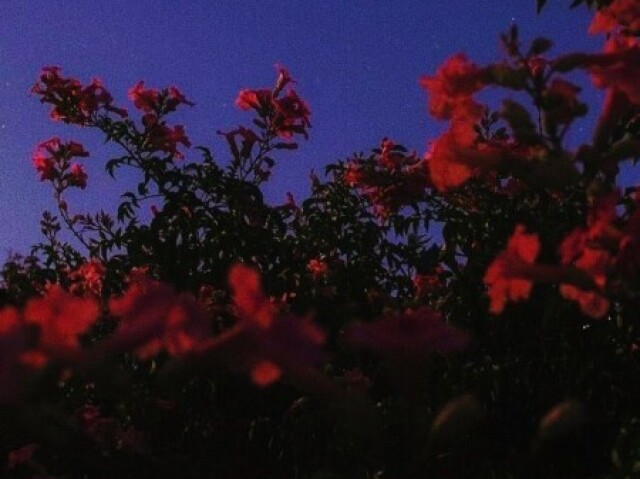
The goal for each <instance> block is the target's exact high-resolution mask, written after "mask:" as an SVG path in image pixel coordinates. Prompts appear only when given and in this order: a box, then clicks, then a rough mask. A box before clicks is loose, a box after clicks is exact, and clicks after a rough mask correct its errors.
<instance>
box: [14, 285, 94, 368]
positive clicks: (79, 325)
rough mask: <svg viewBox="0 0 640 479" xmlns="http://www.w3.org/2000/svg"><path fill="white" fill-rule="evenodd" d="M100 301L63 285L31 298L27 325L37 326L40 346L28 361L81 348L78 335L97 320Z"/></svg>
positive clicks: (55, 286)
mask: <svg viewBox="0 0 640 479" xmlns="http://www.w3.org/2000/svg"><path fill="white" fill-rule="evenodd" d="M98 315H99V309H98V305H97V303H96V302H95V301H94V300H93V299H89V298H77V297H75V296H72V295H70V294H69V293H67V292H66V291H64V290H63V289H62V288H61V287H60V286H58V285H54V286H51V287H50V288H49V289H48V290H47V291H46V293H45V295H44V296H43V297H41V298H35V299H31V300H30V301H29V302H27V305H26V307H25V310H24V320H25V322H26V323H27V324H34V325H36V326H38V328H39V331H40V335H39V341H38V346H37V348H36V349H35V350H33V351H31V354H30V357H29V360H30V362H33V361H32V360H34V359H37V358H41V360H40V361H39V362H40V363H44V362H45V361H46V360H47V358H49V357H55V356H56V355H58V354H63V355H64V354H65V353H66V352H73V351H77V350H79V349H80V343H79V341H78V339H79V336H80V335H82V334H84V333H85V332H86V331H87V330H88V329H89V328H90V327H91V326H92V325H93V324H94V323H95V321H96V320H97V319H98Z"/></svg>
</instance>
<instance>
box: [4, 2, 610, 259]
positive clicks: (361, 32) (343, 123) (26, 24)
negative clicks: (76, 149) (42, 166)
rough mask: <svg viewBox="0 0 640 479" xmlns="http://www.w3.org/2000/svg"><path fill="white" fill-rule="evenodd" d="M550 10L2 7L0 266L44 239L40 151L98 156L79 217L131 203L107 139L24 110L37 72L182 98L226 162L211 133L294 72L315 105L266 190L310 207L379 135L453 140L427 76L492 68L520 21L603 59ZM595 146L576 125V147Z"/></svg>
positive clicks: (477, 5) (202, 139)
mask: <svg viewBox="0 0 640 479" xmlns="http://www.w3.org/2000/svg"><path fill="white" fill-rule="evenodd" d="M550 3H551V4H552V5H550V6H549V7H548V8H547V9H545V11H544V12H543V13H542V14H541V15H540V16H536V14H535V2H534V0H430V1H427V0H406V1H397V2H387V1H372V0H367V1H365V0H317V1H316V0H287V1H266V0H250V1H214V0H201V1H177V0H145V1H136V0H126V1H123V0H110V1H107V2H92V1H77V0H76V1H63V0H46V1H45V0H29V1H25V0H2V2H1V6H2V15H1V16H0V37H1V41H0V59H1V61H0V155H1V160H2V161H1V162H0V223H1V224H2V228H1V229H0V253H2V256H4V254H6V252H8V251H16V252H23V253H24V252H27V251H28V247H29V246H30V245H31V244H33V243H34V242H36V241H39V240H40V239H41V237H40V232H39V219H40V215H41V212H42V210H44V209H47V208H49V209H51V208H53V206H54V205H53V201H52V200H51V196H50V190H49V187H48V184H45V183H40V182H39V181H38V180H37V177H36V175H35V172H34V170H33V167H32V165H31V154H32V153H33V149H34V145H36V144H37V143H39V142H41V141H43V140H45V139H47V138H49V137H51V136H54V135H57V136H60V137H62V138H63V139H65V140H66V139H76V140H80V141H81V142H83V143H84V144H85V146H86V147H87V148H88V149H89V150H90V151H91V154H92V155H91V158H89V159H87V161H86V166H87V170H88V172H89V186H88V187H87V189H86V190H84V191H78V192H77V193H78V194H74V195H72V196H70V200H71V201H70V210H71V211H72V212H76V210H78V209H79V210H80V211H79V212H88V211H95V210H98V209H100V208H105V209H106V210H107V211H113V210H114V205H116V204H117V199H118V194H119V192H121V191H123V188H122V186H121V185H120V184H119V183H116V182H114V181H113V180H111V179H110V177H108V176H107V175H106V173H104V168H103V165H104V162H105V161H106V160H107V159H108V158H109V157H108V150H106V149H105V148H104V147H103V146H102V145H101V142H100V136H99V135H97V134H96V133H95V132H93V131H90V130H81V129H78V128H77V127H72V126H68V125H64V124H56V123H52V122H51V121H50V120H49V119H48V111H49V110H48V108H46V107H45V106H43V105H41V104H40V103H39V102H38V100H37V98H35V97H33V96H30V95H29V89H30V88H31V86H32V85H33V83H34V82H35V80H36V78H37V75H38V73H39V71H40V69H41V67H42V66H45V65H58V66H60V67H62V69H63V74H64V75H71V76H75V77H78V78H79V79H80V80H81V81H82V82H87V81H89V80H90V79H91V78H92V77H95V76H97V77H99V78H101V79H102V80H103V81H104V82H105V85H106V87H107V88H108V89H109V91H110V92H111V93H112V94H113V96H114V97H115V99H116V103H117V104H120V105H125V104H127V103H128V102H127V100H126V92H127V90H128V89H129V88H130V87H131V86H132V85H134V84H135V83H136V82H137V81H139V80H145V81H146V84H147V85H148V86H152V87H164V86H169V85H176V86H178V87H179V88H180V89H181V90H182V91H183V92H184V93H185V94H186V95H187V97H188V98H189V99H191V100H193V101H194V102H196V106H195V107H194V108H190V109H184V110H183V112H182V113H181V114H179V115H177V116H175V117H174V123H183V124H184V125H185V126H186V129H187V134H188V135H189V137H190V138H191V140H192V142H193V143H194V144H201V145H206V146H211V147H213V149H214V153H216V157H217V159H218V160H219V161H220V162H224V161H226V158H227V156H226V150H225V148H224V143H223V141H222V140H221V138H219V137H218V136H216V135H215V131H216V130H219V129H227V128H230V127H234V126H236V125H237V124H239V123H241V122H243V121H246V120H247V118H249V117H248V116H247V115H246V114H243V113H241V112H238V111H237V110H236V108H235V107H234V103H233V102H234V99H235V97H236V95H237V92H238V91H239V90H240V89H241V88H247V87H261V86H270V85H272V82H273V79H274V75H275V71H274V68H273V67H274V64H276V63H281V64H283V65H285V66H286V67H287V68H288V69H289V70H290V71H291V73H292V74H293V76H294V77H295V78H296V79H297V80H298V91H299V93H300V94H301V96H302V97H303V98H305V99H306V100H307V101H308V102H309V104H310V107H311V111H312V124H313V128H312V130H311V139H310V141H308V142H307V143H306V144H302V145H301V148H300V149H299V150H298V151H295V152H292V153H290V152H285V154H283V155H280V158H281V161H280V162H279V163H278V165H277V166H276V169H275V171H274V179H273V181H272V182H271V183H270V184H269V186H268V188H267V197H268V198H269V199H270V200H271V201H272V202H273V203H280V202H283V201H284V197H285V193H286V192H287V191H292V192H293V193H294V194H295V196H296V197H297V198H301V197H303V196H305V195H306V193H307V192H308V174H309V170H310V169H311V168H315V169H316V171H318V172H321V171H322V167H323V165H325V164H327V163H329V162H332V161H336V160H338V159H345V158H347V157H348V156H349V155H350V153H352V152H353V151H367V150H368V149H369V148H371V147H374V146H376V145H377V144H378V143H379V141H380V139H381V138H382V137H384V136H388V137H390V138H393V139H394V140H395V141H396V142H400V143H403V144H405V145H406V146H408V147H410V148H412V149H416V150H417V151H418V152H420V153H422V152H424V150H425V149H426V146H427V141H428V140H429V139H433V138H435V136H436V135H437V134H438V132H439V131H441V130H442V128H443V127H444V126H445V125H443V124H440V123H437V122H435V121H433V120H431V119H430V118H428V116H427V114H426V107H425V105H426V103H425V95H424V92H423V91H422V90H421V89H420V87H419V86H418V80H419V78H420V76H421V75H422V74H425V73H432V72H434V71H435V69H436V68H437V66H438V65H439V64H440V63H441V62H442V61H443V60H444V59H445V58H447V57H448V56H449V55H451V54H453V53H455V52H458V51H464V52H466V53H467V54H468V55H469V57H470V58H472V59H473V60H475V61H476V62H478V63H486V62H490V61H496V60H498V59H499V58H500V56H501V52H500V49H499V45H498V40H497V39H498V33H499V32H501V31H505V30H506V29H507V28H508V27H509V26H510V25H511V23H512V22H513V21H515V22H516V23H517V24H518V26H519V27H520V30H521V33H522V37H523V38H524V39H526V40H530V39H532V38H533V37H534V36H537V35H545V36H548V37H549V38H551V39H553V40H554V41H555V43H556V48H555V49H554V52H556V53H557V52H564V51H569V50H596V49H599V48H600V45H601V43H602V40H601V39H599V38H589V37H587V35H586V28H587V25H588V22H589V14H588V12H587V11H586V9H584V8H583V9H578V10H574V11H570V10H569V9H568V4H569V3H570V2H569V0H556V1H553V2H550ZM589 98H590V101H592V102H596V101H598V98H599V97H598V94H597V93H593V92H590V93H589ZM127 106H130V105H129V104H127ZM586 131H587V129H586V128H585V126H584V125H583V126H580V125H576V128H575V130H574V132H573V135H574V141H578V140H579V139H580V138H579V136H580V134H581V133H583V134H586ZM196 157H197V153H196V152H195V151H191V153H188V154H187V158H196ZM127 181H129V182H130V181H131V179H130V178H128V177H127V175H124V176H123V183H124V184H127Z"/></svg>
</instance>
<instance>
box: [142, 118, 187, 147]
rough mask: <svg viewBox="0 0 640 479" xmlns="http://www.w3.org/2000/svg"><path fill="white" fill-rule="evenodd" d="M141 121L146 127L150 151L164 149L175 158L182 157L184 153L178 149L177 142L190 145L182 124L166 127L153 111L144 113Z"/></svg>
mask: <svg viewBox="0 0 640 479" xmlns="http://www.w3.org/2000/svg"><path fill="white" fill-rule="evenodd" d="M142 123H143V124H144V125H145V127H146V132H145V133H146V135H148V137H149V143H150V146H151V148H150V149H151V150H152V151H164V152H165V153H169V154H171V155H173V156H175V157H176V158H184V155H183V154H182V153H181V152H180V151H178V143H181V144H182V145H184V146H186V147H187V148H188V147H190V146H191V141H189V138H188V137H187V135H186V134H185V131H184V127H183V126H182V125H176V126H174V127H173V128H171V127H168V126H166V124H165V123H164V122H163V121H158V117H157V116H155V115H154V114H153V113H147V114H146V115H144V117H143V118H142Z"/></svg>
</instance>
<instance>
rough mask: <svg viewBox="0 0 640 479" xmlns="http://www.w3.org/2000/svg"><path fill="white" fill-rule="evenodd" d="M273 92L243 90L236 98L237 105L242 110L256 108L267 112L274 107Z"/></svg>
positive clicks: (261, 111) (263, 112)
mask: <svg viewBox="0 0 640 479" xmlns="http://www.w3.org/2000/svg"><path fill="white" fill-rule="evenodd" d="M272 102H273V94H272V93H271V90H267V89H262V90H241V91H240V93H239V94H238V98H236V106H237V107H238V108H240V109H241V110H250V109H253V110H256V111H258V113H261V114H266V113H267V112H268V111H269V110H270V109H271V108H273V104H272Z"/></svg>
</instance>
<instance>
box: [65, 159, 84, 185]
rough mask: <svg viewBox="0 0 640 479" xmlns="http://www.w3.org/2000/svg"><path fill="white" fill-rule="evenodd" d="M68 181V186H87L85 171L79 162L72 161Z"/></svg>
mask: <svg viewBox="0 0 640 479" xmlns="http://www.w3.org/2000/svg"><path fill="white" fill-rule="evenodd" d="M68 181H69V185H70V186H77V187H78V188H82V189H85V188H86V187H87V173H86V172H85V171H84V167H83V166H82V165H81V164H79V163H74V164H73V165H71V169H70V170H69V175H68Z"/></svg>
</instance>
